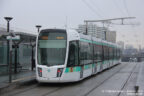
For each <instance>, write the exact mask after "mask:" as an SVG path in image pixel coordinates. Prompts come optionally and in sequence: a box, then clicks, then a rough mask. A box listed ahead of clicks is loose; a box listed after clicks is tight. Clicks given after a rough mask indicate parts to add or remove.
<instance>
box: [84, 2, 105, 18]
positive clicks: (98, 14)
mask: <svg viewBox="0 0 144 96" xmlns="http://www.w3.org/2000/svg"><path fill="white" fill-rule="evenodd" d="M82 2H83V3H84V4H85V5H86V6H87V7H88V8H89V9H90V10H91V11H92V12H94V13H95V14H96V15H97V16H98V17H99V18H103V16H102V15H101V14H100V13H99V12H97V10H95V9H94V8H93V7H92V6H91V5H90V4H89V3H88V2H87V1H86V0H82Z"/></svg>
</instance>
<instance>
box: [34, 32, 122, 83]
mask: <svg viewBox="0 0 144 96" xmlns="http://www.w3.org/2000/svg"><path fill="white" fill-rule="evenodd" d="M120 61H121V49H120V47H119V46H118V45H116V44H114V43H110V42H107V41H103V40H101V39H98V38H95V37H92V36H90V35H84V34H80V33H78V32H77V31H75V30H64V29H44V30H42V31H41V32H40V33H39V35H38V37H37V41H36V79H37V80H38V81H39V82H75V81H79V80H82V79H84V78H86V77H88V76H91V75H94V74H96V73H98V72H101V71H103V70H105V69H107V68H109V67H112V66H114V65H116V64H118V63H120Z"/></svg>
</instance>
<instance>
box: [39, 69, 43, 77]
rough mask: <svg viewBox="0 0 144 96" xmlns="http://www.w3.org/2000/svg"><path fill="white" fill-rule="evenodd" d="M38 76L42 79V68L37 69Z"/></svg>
mask: <svg viewBox="0 0 144 96" xmlns="http://www.w3.org/2000/svg"><path fill="white" fill-rule="evenodd" d="M38 75H39V77H42V68H38Z"/></svg>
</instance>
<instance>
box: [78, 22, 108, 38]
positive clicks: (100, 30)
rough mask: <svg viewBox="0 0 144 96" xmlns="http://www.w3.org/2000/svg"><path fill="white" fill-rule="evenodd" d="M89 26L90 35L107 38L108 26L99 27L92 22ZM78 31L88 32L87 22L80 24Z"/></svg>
mask: <svg viewBox="0 0 144 96" xmlns="http://www.w3.org/2000/svg"><path fill="white" fill-rule="evenodd" d="M87 27H88V28H87V31H88V35H92V36H94V37H97V38H101V39H103V40H105V32H106V31H107V30H108V29H107V28H105V27H98V26H97V25H96V24H92V23H90V24H88V26H87ZM77 31H78V32H79V33H83V34H85V33H86V25H85V24H83V25H82V24H80V25H78V29H77Z"/></svg>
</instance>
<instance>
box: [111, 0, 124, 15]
mask: <svg viewBox="0 0 144 96" xmlns="http://www.w3.org/2000/svg"><path fill="white" fill-rule="evenodd" d="M113 4H114V5H115V6H116V8H117V9H118V10H119V11H120V12H121V14H122V15H123V14H125V13H124V11H123V10H122V9H121V8H120V7H119V4H118V3H117V0H113Z"/></svg>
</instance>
